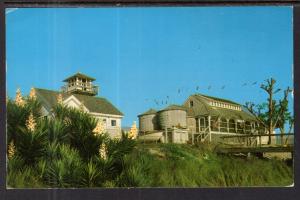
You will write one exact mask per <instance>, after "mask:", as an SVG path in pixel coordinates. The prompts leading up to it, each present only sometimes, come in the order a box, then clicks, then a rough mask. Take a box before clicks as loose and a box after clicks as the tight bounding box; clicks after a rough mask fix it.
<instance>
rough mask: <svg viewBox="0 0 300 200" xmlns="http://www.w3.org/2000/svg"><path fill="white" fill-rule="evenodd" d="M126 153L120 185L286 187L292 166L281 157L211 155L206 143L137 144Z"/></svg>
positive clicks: (290, 178) (212, 153) (289, 181)
mask: <svg viewBox="0 0 300 200" xmlns="http://www.w3.org/2000/svg"><path fill="white" fill-rule="evenodd" d="M138 147H139V148H137V149H136V150H135V151H134V152H133V153H132V154H130V155H127V156H126V162H125V164H126V167H125V171H124V172H123V173H122V174H121V178H120V180H121V181H120V186H139V187H238V186H287V185H291V184H292V183H293V170H292V167H291V166H289V165H287V164H286V163H285V162H283V161H281V160H276V159H272V160H263V159H259V158H256V157H251V158H247V157H233V156H221V155H217V154H215V153H214V152H213V151H212V150H213V149H212V148H213V147H211V146H209V145H207V144H206V145H205V144H204V145H201V147H200V146H199V147H197V146H189V145H185V144H182V145H179V144H148V145H147V144H146V145H145V144H140V145H139V146H138Z"/></svg>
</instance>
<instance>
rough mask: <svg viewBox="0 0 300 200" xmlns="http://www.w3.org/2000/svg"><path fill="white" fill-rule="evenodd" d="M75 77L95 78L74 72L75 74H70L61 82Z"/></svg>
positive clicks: (92, 79)
mask: <svg viewBox="0 0 300 200" xmlns="http://www.w3.org/2000/svg"><path fill="white" fill-rule="evenodd" d="M75 77H78V78H85V79H88V80H91V81H94V80H96V79H94V78H92V77H90V76H87V75H85V74H82V73H80V72H78V73H76V74H74V75H72V76H70V77H68V78H66V79H65V80H63V82H67V81H68V80H69V79H71V78H75Z"/></svg>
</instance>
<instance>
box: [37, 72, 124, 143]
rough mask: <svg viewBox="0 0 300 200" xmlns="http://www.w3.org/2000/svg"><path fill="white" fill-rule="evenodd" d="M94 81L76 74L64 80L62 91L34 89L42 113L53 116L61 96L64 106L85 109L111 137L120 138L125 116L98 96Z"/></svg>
mask: <svg viewBox="0 0 300 200" xmlns="http://www.w3.org/2000/svg"><path fill="white" fill-rule="evenodd" d="M93 81H95V79H94V78H92V77H89V76H87V75H84V74H82V73H76V74H74V75H73V76H71V77H69V78H67V79H65V80H64V82H66V84H65V86H63V87H62V90H61V91H53V90H47V89H40V88H34V89H35V91H36V96H37V99H38V100H39V101H40V102H41V104H42V113H43V115H44V116H51V115H52V113H51V109H52V108H53V107H54V106H55V105H56V104H57V103H58V97H59V96H61V98H62V99H61V100H62V103H63V104H65V105H67V106H69V107H74V108H80V109H83V110H84V111H86V112H88V113H89V114H90V115H92V116H94V117H95V118H97V119H99V120H101V121H102V124H103V126H104V129H105V130H106V131H107V132H108V133H109V135H110V137H112V138H116V137H120V136H121V120H122V118H123V114H122V113H121V112H120V111H119V110H118V109H117V108H116V107H115V106H114V105H113V104H112V103H110V102H109V101H108V100H107V99H105V98H104V97H98V96H97V95H98V86H96V85H94V84H93Z"/></svg>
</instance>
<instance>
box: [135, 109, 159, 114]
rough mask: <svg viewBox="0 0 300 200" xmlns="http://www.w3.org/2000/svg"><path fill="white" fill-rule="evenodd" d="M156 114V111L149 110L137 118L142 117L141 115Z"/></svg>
mask: <svg viewBox="0 0 300 200" xmlns="http://www.w3.org/2000/svg"><path fill="white" fill-rule="evenodd" d="M156 113H157V111H156V110H154V109H152V108H150V109H149V110H147V111H146V112H144V113H142V114H140V115H138V116H143V115H153V114H156Z"/></svg>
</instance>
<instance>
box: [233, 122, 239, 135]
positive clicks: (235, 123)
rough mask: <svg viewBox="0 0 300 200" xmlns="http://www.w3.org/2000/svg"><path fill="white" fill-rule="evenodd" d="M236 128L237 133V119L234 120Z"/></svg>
mask: <svg viewBox="0 0 300 200" xmlns="http://www.w3.org/2000/svg"><path fill="white" fill-rule="evenodd" d="M234 126H235V127H234V129H235V132H236V133H237V132H238V131H237V120H234Z"/></svg>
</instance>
